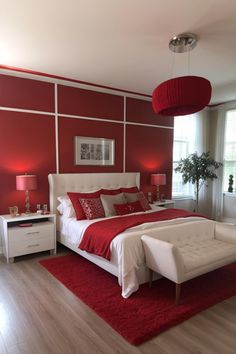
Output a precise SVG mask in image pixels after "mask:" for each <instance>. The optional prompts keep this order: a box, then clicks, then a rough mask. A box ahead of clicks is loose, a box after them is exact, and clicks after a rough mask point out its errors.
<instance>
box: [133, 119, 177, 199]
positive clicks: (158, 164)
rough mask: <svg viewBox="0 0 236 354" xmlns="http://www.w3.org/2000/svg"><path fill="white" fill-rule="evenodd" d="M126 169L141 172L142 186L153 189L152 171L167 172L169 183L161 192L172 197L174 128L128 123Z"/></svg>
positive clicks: (162, 187)
mask: <svg viewBox="0 0 236 354" xmlns="http://www.w3.org/2000/svg"><path fill="white" fill-rule="evenodd" d="M126 137H127V139H126V171H127V172H132V171H140V172H141V181H140V183H141V188H142V189H143V190H144V192H147V191H153V189H154V188H153V187H151V185H150V179H151V174H152V173H166V177H167V184H166V186H160V193H163V194H165V196H166V198H169V199H170V198H171V181H172V146H173V130H172V129H165V128H153V127H143V126H138V125H136V126H135V125H128V126H127V128H126Z"/></svg>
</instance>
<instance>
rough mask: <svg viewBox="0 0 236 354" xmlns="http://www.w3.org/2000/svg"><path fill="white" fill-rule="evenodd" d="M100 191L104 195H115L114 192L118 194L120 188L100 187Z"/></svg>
mask: <svg viewBox="0 0 236 354" xmlns="http://www.w3.org/2000/svg"><path fill="white" fill-rule="evenodd" d="M100 193H101V194H104V195H115V194H120V193H121V190H120V188H118V189H101V190H100Z"/></svg>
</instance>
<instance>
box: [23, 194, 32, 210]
mask: <svg viewBox="0 0 236 354" xmlns="http://www.w3.org/2000/svg"><path fill="white" fill-rule="evenodd" d="M25 214H32V213H31V211H30V202H29V191H25Z"/></svg>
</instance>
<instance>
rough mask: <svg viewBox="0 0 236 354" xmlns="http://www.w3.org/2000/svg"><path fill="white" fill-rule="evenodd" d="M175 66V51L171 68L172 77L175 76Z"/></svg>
mask: <svg viewBox="0 0 236 354" xmlns="http://www.w3.org/2000/svg"><path fill="white" fill-rule="evenodd" d="M174 66H175V52H173V56H172V62H171V69H170V77H171V79H173V76H174Z"/></svg>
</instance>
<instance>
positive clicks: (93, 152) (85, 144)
mask: <svg viewBox="0 0 236 354" xmlns="http://www.w3.org/2000/svg"><path fill="white" fill-rule="evenodd" d="M75 164H76V165H101V166H110V165H114V140H113V139H105V138H89V137H84V136H76V137H75Z"/></svg>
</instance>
